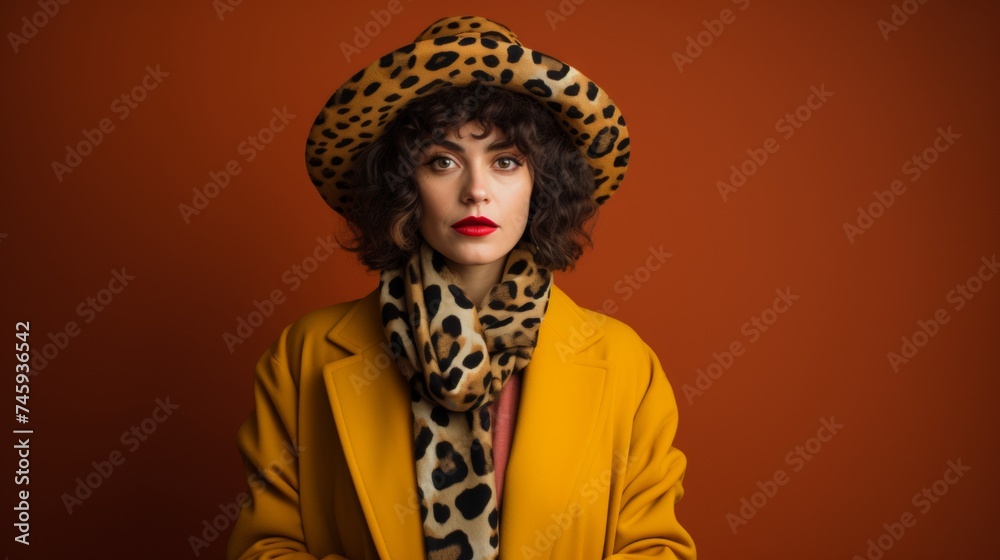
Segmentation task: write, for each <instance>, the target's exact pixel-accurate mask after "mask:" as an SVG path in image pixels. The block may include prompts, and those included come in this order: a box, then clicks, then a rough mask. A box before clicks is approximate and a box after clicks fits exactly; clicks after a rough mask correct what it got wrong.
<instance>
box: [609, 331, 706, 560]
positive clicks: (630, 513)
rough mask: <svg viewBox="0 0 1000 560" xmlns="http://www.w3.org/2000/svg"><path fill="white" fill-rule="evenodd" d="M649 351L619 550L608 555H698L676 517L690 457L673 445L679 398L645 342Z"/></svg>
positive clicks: (620, 558)
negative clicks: (676, 506)
mask: <svg viewBox="0 0 1000 560" xmlns="http://www.w3.org/2000/svg"><path fill="white" fill-rule="evenodd" d="M642 348H643V351H644V352H645V356H642V359H641V360H639V363H640V364H644V366H643V367H642V368H641V369H642V373H641V374H640V375H638V376H637V377H638V379H639V380H640V382H639V385H640V387H639V388H638V395H639V396H638V405H637V406H636V408H635V417H634V421H633V423H632V434H631V439H630V442H629V452H628V460H627V461H626V467H625V475H624V481H623V490H622V496H621V501H620V507H619V512H618V520H617V524H616V531H615V540H614V554H613V555H611V556H608V557H607V558H613V559H616V560H625V559H626V558H673V559H679V560H680V559H683V560H694V558H695V546H694V541H693V540H692V539H691V535H690V534H688V532H687V531H686V530H685V529H684V528H683V527H682V526H681V524H680V523H679V522H678V520H677V516H676V514H675V511H674V506H675V505H676V503H677V502H678V501H680V499H681V497H683V495H684V487H683V485H682V483H683V480H684V473H685V470H686V468H687V459H686V457H685V456H684V454H683V453H682V452H681V451H680V450H678V449H677V448H675V447H673V441H674V435H675V434H676V432H677V401H676V399H675V398H674V394H673V390H672V389H671V387H670V384H669V382H668V381H667V377H666V375H665V374H664V372H663V369H662V367H661V366H660V361H659V359H658V358H657V357H656V354H655V353H654V352H653V350H652V349H651V348H650V347H649V346H648V345H647V344H645V343H642Z"/></svg>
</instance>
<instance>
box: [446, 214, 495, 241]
mask: <svg viewBox="0 0 1000 560" xmlns="http://www.w3.org/2000/svg"><path fill="white" fill-rule="evenodd" d="M451 227H453V228H455V231H457V232H458V233H461V234H462V235H468V236H470V237H482V236H484V235H489V234H491V233H493V232H494V231H496V229H497V228H498V227H500V226H498V225H496V224H495V223H493V220H491V219H489V218H487V217H486V216H468V217H466V218H462V219H461V220H459V221H457V222H455V223H453V224H451Z"/></svg>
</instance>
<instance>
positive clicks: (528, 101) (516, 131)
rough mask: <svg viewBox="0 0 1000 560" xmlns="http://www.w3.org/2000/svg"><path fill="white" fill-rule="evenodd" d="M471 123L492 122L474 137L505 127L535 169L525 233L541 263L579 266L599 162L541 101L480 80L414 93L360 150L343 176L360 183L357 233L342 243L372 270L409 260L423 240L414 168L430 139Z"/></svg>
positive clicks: (352, 223)
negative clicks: (593, 162) (578, 145)
mask: <svg viewBox="0 0 1000 560" xmlns="http://www.w3.org/2000/svg"><path fill="white" fill-rule="evenodd" d="M469 121H478V122H479V123H481V124H482V125H483V128H484V130H483V132H482V136H474V137H475V138H484V137H486V136H488V135H489V134H490V131H491V130H492V128H493V126H496V127H498V128H499V130H500V131H502V132H503V134H504V135H505V136H506V137H507V138H508V139H510V140H512V141H513V142H514V145H515V146H517V148H518V149H519V150H521V152H522V153H523V154H524V156H525V157H526V158H527V161H528V165H529V167H530V169H532V170H533V173H534V183H533V185H532V191H531V202H530V207H529V211H528V224H527V227H526V228H525V231H524V234H523V235H522V239H526V240H528V241H531V242H532V243H534V244H535V246H536V247H537V248H538V251H537V253H536V254H535V260H536V262H537V263H538V264H539V266H544V267H546V268H549V269H550V270H565V269H572V268H574V267H575V265H576V261H577V260H578V259H579V258H580V256H581V255H582V254H583V247H584V245H585V244H586V245H587V246H591V247H592V246H593V241H592V239H591V231H592V230H593V222H590V219H591V218H593V217H594V216H595V215H596V214H597V207H598V205H597V203H596V202H595V201H594V199H593V198H592V195H593V192H594V188H595V184H594V171H593V169H592V168H591V167H590V165H589V164H588V163H587V161H586V159H585V158H584V157H583V155H582V154H581V153H580V151H579V149H577V148H576V147H575V146H574V143H573V140H572V138H571V137H570V136H569V135H568V134H567V133H566V132H565V131H564V130H563V129H562V128H561V127H560V126H559V123H558V122H557V121H556V117H555V116H554V115H553V114H552V113H550V112H549V111H548V109H546V108H545V107H544V106H543V105H542V104H541V103H540V102H539V101H537V100H535V99H534V98H533V97H531V96H529V95H527V94H523V93H518V92H514V91H511V90H508V89H505V88H501V87H498V86H490V85H488V84H485V83H483V82H478V81H474V82H472V83H471V84H469V85H466V86H450V87H445V88H441V89H439V90H437V91H436V92H434V93H431V94H428V95H425V96H423V97H419V98H417V99H414V100H413V101H411V102H410V103H408V104H407V105H406V106H405V107H403V109H402V110H400V112H399V113H398V115H397V116H396V117H395V118H394V119H392V121H390V122H389V123H388V124H387V125H386V130H385V131H384V133H383V134H382V135H381V136H380V137H379V138H378V139H376V140H375V141H374V142H372V144H370V145H369V146H367V147H366V148H365V149H364V151H362V152H361V153H360V154H359V155H358V156H357V159H356V160H355V162H354V163H355V165H354V170H353V171H349V172H347V173H345V174H344V177H345V180H347V181H349V182H350V183H351V185H352V188H353V191H354V193H353V195H354V196H353V203H352V204H353V206H352V208H351V210H350V211H349V213H348V214H347V215H346V218H347V224H348V227H349V228H350V230H351V233H352V235H353V239H351V240H349V241H347V242H342V243H341V246H342V247H343V248H344V249H346V250H348V251H351V252H354V253H357V255H358V259H359V260H360V261H361V263H362V264H364V265H365V266H367V267H368V270H385V269H393V268H399V267H402V266H404V265H405V263H406V261H407V260H408V259H409V258H410V256H411V255H412V254H413V253H414V252H415V251H416V250H417V249H418V247H419V240H420V232H419V224H420V218H421V216H422V208H421V205H420V198H419V193H418V190H417V186H416V183H414V182H413V180H412V177H413V173H414V171H415V168H416V167H417V166H418V165H419V164H420V157H421V155H422V153H423V152H424V150H425V149H426V148H427V147H428V146H430V145H431V144H434V143H437V142H440V141H441V140H443V139H444V138H445V137H446V136H447V135H448V134H449V133H450V132H451V131H452V130H457V129H459V128H461V126H462V125H464V124H465V123H467V122H469ZM588 222H589V226H588Z"/></svg>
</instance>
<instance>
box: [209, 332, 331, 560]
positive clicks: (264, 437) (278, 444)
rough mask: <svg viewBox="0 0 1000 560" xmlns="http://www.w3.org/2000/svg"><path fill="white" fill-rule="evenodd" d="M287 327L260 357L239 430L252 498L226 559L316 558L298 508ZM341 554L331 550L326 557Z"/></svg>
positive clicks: (293, 396)
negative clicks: (249, 406) (248, 410)
mask: <svg viewBox="0 0 1000 560" xmlns="http://www.w3.org/2000/svg"><path fill="white" fill-rule="evenodd" d="M287 333H288V329H287V328H286V329H285V330H284V331H282V333H281V337H279V339H278V340H277V341H276V342H275V343H274V344H272V345H271V347H270V348H268V350H267V351H265V352H264V354H263V355H262V356H261V357H260V359H259V360H258V362H257V366H256V369H255V373H254V410H253V412H252V413H251V414H250V417H249V418H248V419H247V420H246V421H245V422H243V424H242V425H241V426H240V429H239V432H238V433H237V438H236V439H237V447H238V449H239V451H240V455H241V456H242V458H243V465H244V470H245V473H246V476H247V483H248V485H249V486H250V499H249V500H245V501H244V503H243V508H242V509H241V511H240V514H239V517H238V518H237V519H236V523H235V525H234V527H233V532H232V534H231V535H230V537H229V543H228V548H227V551H226V557H227V558H228V560H265V559H279V558H280V559H282V560H317V558H316V556H313V555H312V554H309V553H308V552H307V550H306V545H305V542H304V541H305V537H304V535H303V529H302V516H301V512H300V510H299V484H298V458H297V451H296V450H298V449H299V446H298V441H297V433H298V431H297V422H298V395H299V392H298V386H297V382H296V377H297V376H296V377H293V376H292V375H291V372H290V371H289V368H288V365H287V364H288V361H287V354H286V348H285V341H286V337H287ZM342 558H343V557H342V556H337V555H332V554H331V555H327V556H324V557H323V559H322V560H336V559H342ZM345 560H346V559H345Z"/></svg>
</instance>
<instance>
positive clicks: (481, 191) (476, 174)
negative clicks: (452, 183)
mask: <svg viewBox="0 0 1000 560" xmlns="http://www.w3.org/2000/svg"><path fill="white" fill-rule="evenodd" d="M469 169H470V170H469V172H468V173H466V176H465V177H463V181H465V183H464V184H463V185H462V192H461V197H462V202H465V203H466V204H479V203H482V202H488V201H489V197H490V195H489V185H488V181H489V177H488V175H487V173H486V171H484V170H482V169H480V166H477V165H473V166H470V168H469Z"/></svg>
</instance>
